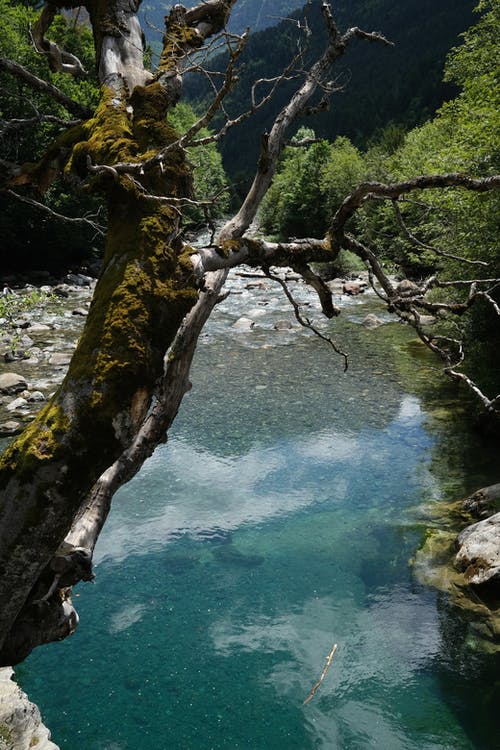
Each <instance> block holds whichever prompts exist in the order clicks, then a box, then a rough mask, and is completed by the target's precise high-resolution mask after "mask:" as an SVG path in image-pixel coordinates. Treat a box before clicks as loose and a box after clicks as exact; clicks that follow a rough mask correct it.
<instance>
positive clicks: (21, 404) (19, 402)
mask: <svg viewBox="0 0 500 750" xmlns="http://www.w3.org/2000/svg"><path fill="white" fill-rule="evenodd" d="M27 406H28V402H27V401H26V399H25V398H15V399H14V401H11V402H10V404H7V406H6V407H5V408H6V409H7V411H17V410H18V409H25V408H26V407H27Z"/></svg>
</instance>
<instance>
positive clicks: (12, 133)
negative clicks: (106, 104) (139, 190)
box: [0, 0, 99, 270]
mask: <svg viewBox="0 0 500 750" xmlns="http://www.w3.org/2000/svg"><path fill="white" fill-rule="evenodd" d="M0 12H1V16H2V34H1V36H0V57H5V58H9V59H13V60H15V61H16V62H19V63H21V64H22V65H23V66H24V67H25V68H27V69H28V70H29V71H30V72H31V73H34V74H35V75H37V76H38V77H40V78H42V79H44V80H47V81H49V82H51V83H53V84H54V85H55V86H57V87H58V88H59V89H60V90H61V91H63V92H64V93H65V94H66V95H67V96H69V97H71V98H72V99H74V100H75V101H78V102H80V103H81V104H83V105H87V106H89V107H93V106H94V105H95V104H96V103H97V100H98V87H97V81H96V78H95V74H94V67H95V65H94V47H93V39H92V33H91V31H90V29H89V28H88V27H87V26H85V25H82V24H80V23H78V22H77V20H76V19H75V20H67V19H65V18H64V17H62V16H60V17H57V18H56V19H55V20H54V23H53V25H52V27H51V38H52V39H53V40H54V41H56V42H57V43H58V44H59V45H60V46H61V47H64V48H67V49H71V51H72V52H73V53H74V54H76V55H77V56H78V57H79V59H80V60H81V62H82V64H83V65H84V67H85V69H86V70H88V71H89V74H88V76H87V77H86V78H79V79H75V78H72V77H71V76H67V75H62V74H59V73H51V72H50V70H49V69H48V65H47V62H46V60H45V58H44V57H43V56H42V55H40V54H38V53H37V52H36V51H35V49H34V48H33V45H32V43H31V37H30V27H32V26H33V24H34V23H35V20H36V17H37V12H36V11H35V10H34V9H33V8H32V7H31V6H29V5H23V4H19V3H14V2H11V1H10V0H0ZM45 115H50V117H51V118H52V119H50V120H49V121H44V120H43V117H44V116H45ZM37 118H40V119H39V121H38V123H37V124H36V127H34V126H33V125H34V124H33V122H32V123H31V126H30V127H28V125H29V121H30V120H33V119H35V120H36V119H37ZM53 118H58V120H59V121H57V120H54V119H53ZM71 119H72V118H71V116H68V113H67V112H66V110H65V109H64V108H63V107H62V106H61V105H59V104H57V103H56V102H54V100H53V99H52V98H51V97H49V96H47V95H46V94H43V93H41V92H35V91H33V89H32V88H31V87H29V86H28V85H27V84H25V83H23V82H21V81H20V80H19V79H17V78H15V77H14V76H11V75H8V74H7V73H3V72H2V73H0V127H2V128H4V130H3V134H2V135H3V137H2V157H3V158H5V159H6V160H9V161H12V162H15V163H25V162H30V161H35V160H36V159H38V158H40V154H43V153H44V151H45V149H46V148H47V146H48V145H49V144H50V143H52V141H53V140H54V139H55V138H56V137H57V135H58V134H59V133H60V132H61V130H63V129H65V125H64V123H65V122H67V121H70V120H71ZM23 120H24V121H27V122H25V125H26V126H24V125H23V124H22V123H21V121H23ZM12 121H17V122H18V123H19V125H18V126H17V127H9V126H8V125H7V124H8V123H9V122H12ZM6 125H7V127H6ZM44 200H45V203H46V205H47V206H48V207H50V208H52V209H53V210H55V211H57V212H58V213H61V214H64V215H68V216H77V215H80V214H81V213H82V212H83V213H95V212H96V211H97V210H99V206H98V205H97V204H96V202H95V200H92V199H90V198H89V197H88V196H86V195H79V196H78V197H75V196H74V195H73V194H71V193H70V191H68V189H67V187H66V188H65V186H64V185H63V184H61V183H58V184H57V185H54V186H53V188H51V190H50V191H49V193H48V194H47V195H46V196H45V199H44ZM0 233H1V236H2V237H3V238H4V257H3V266H4V268H10V269H12V270H16V269H19V268H23V267H31V268H53V269H55V268H58V267H61V266H62V267H66V268H67V267H68V266H70V265H71V264H72V263H74V262H79V261H80V260H82V259H84V258H86V257H88V255H89V252H92V249H93V248H95V246H96V243H97V239H98V238H96V236H95V232H94V231H92V230H91V229H88V230H87V229H85V228H82V227H80V228H79V230H78V232H75V230H74V227H73V226H71V225H65V224H63V223H61V222H55V221H54V219H53V218H51V217H49V215H48V214H46V213H43V212H42V211H39V210H37V209H33V208H31V207H30V208H27V206H26V205H25V204H23V203H21V202H19V201H18V200H15V199H13V198H12V197H10V196H8V195H5V194H2V195H0Z"/></svg>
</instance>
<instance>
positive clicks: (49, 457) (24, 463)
mask: <svg viewBox="0 0 500 750" xmlns="http://www.w3.org/2000/svg"><path fill="white" fill-rule="evenodd" d="M68 428H69V419H68V417H67V416H66V415H65V413H64V411H63V409H62V408H61V406H60V405H59V404H58V403H56V402H54V399H53V400H52V401H51V402H50V403H48V404H47V406H46V407H45V408H44V409H43V410H42V411H41V412H40V413H39V414H38V416H37V418H36V419H35V420H34V421H33V422H32V423H31V424H30V425H29V426H28V427H27V428H26V429H25V430H24V431H23V432H22V433H21V435H19V437H18V438H17V440H15V441H14V443H12V444H11V446H10V447H9V448H8V449H7V450H6V451H5V453H4V454H3V455H2V457H1V458H0V470H1V469H3V468H11V469H13V470H15V471H16V474H17V476H18V478H19V480H20V482H21V483H22V482H23V480H24V478H25V477H29V476H30V475H31V473H32V471H33V470H34V468H35V467H36V466H41V465H43V464H44V463H49V462H51V461H53V460H55V459H56V458H57V456H58V453H59V452H60V451H61V447H62V446H61V437H62V436H63V435H64V434H65V433H66V432H67V430H68Z"/></svg>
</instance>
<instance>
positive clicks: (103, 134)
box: [0, 0, 232, 664]
mask: <svg viewBox="0 0 500 750" xmlns="http://www.w3.org/2000/svg"><path fill="white" fill-rule="evenodd" d="M138 4H139V3H138V2H134V0H132V1H131V2H123V0H112V1H111V2H109V1H105V0H90V1H89V2H88V3H87V4H86V8H87V10H88V12H89V15H90V19H91V22H92V25H93V30H94V38H95V48H96V55H97V66H98V70H99V78H100V82H101V85H102V88H101V100H100V104H99V106H98V108H97V110H96V112H95V114H94V116H93V117H92V118H91V119H90V120H88V121H86V122H85V123H83V125H81V126H79V127H78V128H77V129H76V131H75V132H74V133H73V134H72V135H71V137H70V140H71V143H72V148H71V149H68V148H67V143H68V139H67V137H65V140H64V141H63V139H60V142H59V143H58V144H56V145H55V147H54V150H53V152H52V153H51V155H50V158H46V159H45V160H42V162H40V164H39V165H38V167H37V168H36V169H35V170H32V179H33V180H36V181H37V182H38V184H39V185H42V184H43V185H44V186H45V185H46V184H47V183H48V182H49V181H50V179H51V174H52V173H53V172H55V169H54V164H55V163H56V164H57V168H58V169H63V170H64V171H65V173H66V174H67V175H68V176H71V175H73V176H76V177H77V178H80V179H82V178H85V179H89V172H91V175H90V176H91V188H92V189H93V190H94V191H98V192H99V193H100V194H101V195H102V196H103V199H104V200H105V202H106V205H107V209H108V215H109V225H108V230H107V238H106V243H105V255H104V261H103V265H102V273H101V275H100V278H99V280H98V283H97V286H96V289H95V294H94V297H93V301H92V305H91V308H90V312H89V315H88V319H87V321H86V325H85V329H84V331H83V334H82V336H81V339H80V341H79V343H78V347H77V349H76V351H75V354H74V356H73V359H72V361H71V364H70V367H69V370H68V373H67V375H66V378H65V379H64V382H63V383H62V385H61V387H60V388H59V390H58V391H57V393H56V394H55V396H54V397H53V398H52V400H51V401H50V403H49V404H48V405H47V407H46V408H45V409H43V411H42V412H41V413H40V414H39V415H38V417H37V418H36V420H35V421H34V422H33V423H32V425H31V426H30V427H29V428H28V429H27V430H26V431H25V432H24V433H23V434H22V435H20V436H19V437H18V438H17V439H16V440H15V441H14V442H13V444H12V445H11V446H10V447H9V449H8V450H7V451H6V452H5V454H4V455H3V456H2V458H1V460H0V491H1V504H0V647H1V645H2V644H3V650H0V654H1V658H0V663H3V664H9V663H16V662H17V661H19V660H21V659H22V658H24V657H25V656H26V654H27V653H29V651H30V650H31V649H32V648H33V646H34V645H37V644H38V643H40V642H45V641H48V640H53V639H55V638H61V637H64V635H67V634H68V633H69V632H72V630H73V629H74V627H75V625H76V622H77V616H76V613H75V612H74V610H73V609H72V607H71V601H70V598H69V595H70V589H66V588H64V587H62V583H63V582H64V581H65V580H66V581H69V582H71V578H72V574H71V571H70V570H69V568H71V567H74V565H72V562H71V559H70V558H71V554H70V555H69V557H68V548H67V547H64V545H63V548H62V551H61V552H60V554H59V561H60V564H61V565H62V562H61V561H64V560H67V561H68V570H66V571H65V573H64V575H65V576H66V578H62V579H61V586H60V587H59V588H57V589H55V593H54V594H53V595H51V596H49V597H46V598H44V597H45V595H46V594H47V591H48V590H49V589H50V588H51V583H52V580H53V579H54V576H55V573H56V570H59V568H60V565H59V567H58V565H55V564H54V563H53V561H54V559H57V558H54V556H55V555H56V552H57V551H58V549H60V548H61V545H62V544H63V542H64V539H65V537H66V535H67V534H68V532H69V530H70V528H71V525H72V523H73V520H74V518H75V517H76V516H77V515H78V513H79V510H80V509H81V508H82V507H85V502H86V499H87V498H88V496H89V493H90V491H91V489H92V487H93V486H94V485H95V483H96V481H97V480H98V478H99V477H100V476H101V475H102V474H103V472H104V471H105V470H106V469H107V468H108V467H110V466H111V465H113V463H114V462H116V461H117V459H119V457H120V456H121V455H122V454H123V453H124V451H126V449H127V448H128V446H130V444H131V443H132V442H133V440H134V437H135V436H136V434H137V432H138V430H139V428H140V426H141V425H142V424H143V421H144V418H145V416H146V415H147V413H148V410H151V408H152V407H153V405H154V401H155V398H156V397H157V396H156V390H157V387H158V383H159V382H161V379H162V376H163V375H164V358H165V353H166V352H167V350H168V349H169V347H170V346H171V344H172V342H173V340H174V337H175V335H176V333H177V331H178V329H179V327H180V325H181V322H182V320H183V319H184V318H185V316H186V314H187V313H188V311H189V310H190V309H191V307H192V306H193V305H194V304H195V303H196V302H197V300H198V295H199V289H198V285H197V282H196V280H195V278H194V274H193V267H192V264H191V263H190V262H189V257H188V256H187V258H186V257H185V256H184V255H183V246H182V243H181V241H180V239H179V237H180V211H179V210H178V207H177V204H176V200H178V199H182V198H184V197H189V196H190V191H191V172H190V166H189V165H188V163H187V161H186V159H185V155H184V152H183V151H182V149H180V148H173V149H171V150H169V151H168V153H167V155H166V157H165V158H164V159H163V162H162V164H161V165H160V164H159V165H158V166H156V167H155V168H153V169H149V170H148V171H147V173H146V174H143V175H136V176H135V177H134V179H133V180H131V179H128V178H127V177H126V176H124V175H120V174H119V173H117V172H116V171H115V170H114V169H113V165H115V164H117V163H120V162H128V163H134V162H137V163H140V162H143V161H144V160H146V159H148V158H149V157H151V156H152V155H154V154H155V153H157V152H158V151H160V150H161V149H164V148H165V147H167V146H168V145H169V144H171V143H173V142H174V141H175V140H176V138H177V135H176V133H175V132H174V131H173V130H172V129H171V128H170V126H169V125H168V120H167V115H168V110H169V108H170V107H171V106H172V105H173V104H174V103H175V102H176V100H177V98H178V96H179V94H180V86H181V75H180V74H181V65H182V59H183V57H184V56H185V54H186V53H187V52H188V51H189V50H190V49H192V48H193V47H196V46H199V44H200V43H201V42H202V41H203V38H204V37H205V36H207V35H209V34H212V33H215V32H217V31H219V30H220V28H222V26H223V25H224V23H225V20H226V17H227V15H228V13H229V10H230V7H231V5H232V2H211V3H208V4H206V5H203V6H202V7H201V9H200V10H199V13H198V17H196V18H195V19H194V21H193V20H192V18H191V19H189V18H188V19H186V18H185V14H182V13H179V12H176V13H173V14H172V16H171V17H170V18H167V19H166V35H165V53H164V60H163V66H162V70H160V72H159V74H158V75H157V76H156V78H153V77H152V75H151V74H150V73H148V72H147V71H145V69H144V64H143V54H142V39H141V34H142V32H141V30H140V25H139V22H138V19H137V16H136V11H137V6H138ZM65 5H67V4H66V3H65ZM56 6H57V3H49V5H48V6H46V7H49V11H50V12H49V16H50V17H52V16H53V10H54V8H55V7H56ZM201 24H203V25H201ZM46 25H47V24H46ZM45 30H46V29H45V28H44V29H43V31H45ZM63 142H64V148H63ZM54 154H56V157H57V158H55V157H54ZM165 196H168V197H169V198H170V200H165ZM172 199H173V200H172ZM186 387H187V385H186V383H184V386H183V388H184V390H185V389H186ZM181 391H182V387H181ZM181 397H182V394H180V396H179V400H180V398H181ZM176 408H177V406H176V405H174V414H175V411H176ZM172 418H173V415H172ZM159 439H162V436H159ZM149 452H150V451H149ZM129 473H130V472H129ZM94 541H95V540H94ZM91 546H93V544H92V545H91ZM51 561H52V563H51ZM87 572H88V571H87ZM78 577H81V576H78V575H77V574H75V575H74V578H76V579H77V578H78ZM83 577H85V574H83ZM88 577H90V574H89V576H88ZM73 582H74V581H73Z"/></svg>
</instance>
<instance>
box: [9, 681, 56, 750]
mask: <svg viewBox="0 0 500 750" xmlns="http://www.w3.org/2000/svg"><path fill="white" fill-rule="evenodd" d="M12 675H13V671H12V669H11V668H10V667H3V668H2V669H0V750H30V748H36V750H59V749H58V746H57V745H55V744H54V743H53V742H52V741H51V739H50V732H49V730H48V729H47V727H46V726H45V725H44V724H43V723H42V717H41V716H40V711H39V710H38V707H37V706H35V704H34V703H31V701H30V700H29V699H28V696H27V695H26V694H25V693H23V691H22V690H21V689H20V688H19V687H18V686H17V685H16V683H15V682H13V680H12Z"/></svg>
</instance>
